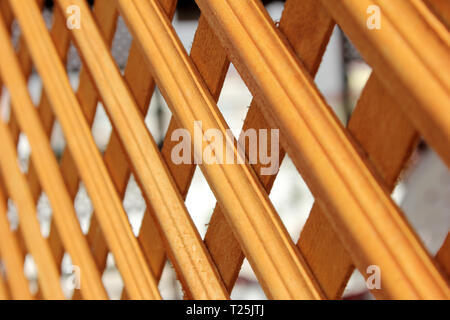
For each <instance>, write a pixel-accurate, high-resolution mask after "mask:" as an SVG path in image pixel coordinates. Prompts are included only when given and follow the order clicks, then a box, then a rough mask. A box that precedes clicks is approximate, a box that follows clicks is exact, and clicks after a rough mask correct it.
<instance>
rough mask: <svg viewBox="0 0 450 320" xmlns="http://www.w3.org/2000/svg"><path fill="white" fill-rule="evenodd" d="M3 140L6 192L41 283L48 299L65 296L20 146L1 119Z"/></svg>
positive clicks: (1, 167) (0, 138)
mask: <svg viewBox="0 0 450 320" xmlns="http://www.w3.org/2000/svg"><path fill="white" fill-rule="evenodd" d="M0 141H1V145H2V156H1V157H0V171H1V173H2V177H3V181H4V184H5V187H6V189H7V190H6V191H7V192H8V195H9V196H10V198H11V199H12V200H13V201H14V203H15V204H16V207H17V211H18V215H19V221H20V225H21V231H22V232H23V237H24V240H25V244H26V246H27V249H28V251H29V253H30V254H31V255H32V256H33V259H34V261H35V262H36V266H37V270H38V281H39V286H40V288H41V289H42V292H43V294H44V297H45V298H46V299H52V300H53V299H58V300H60V299H64V295H63V292H62V289H61V286H60V284H59V277H60V274H59V270H58V268H57V266H56V263H55V260H54V259H53V256H52V253H51V251H50V247H49V245H48V242H47V241H46V240H45V239H44V237H43V236H42V234H41V227H40V225H39V222H38V220H37V212H36V208H35V206H34V200H33V196H32V195H31V192H30V189H29V187H28V185H27V181H26V179H25V176H24V175H23V174H22V172H21V171H20V169H19V165H18V163H17V153H16V150H15V149H16V147H15V145H14V144H13V139H12V136H11V134H10V133H9V129H8V127H7V125H6V124H5V123H4V122H2V121H0Z"/></svg>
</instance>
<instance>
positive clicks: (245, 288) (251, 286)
mask: <svg viewBox="0 0 450 320" xmlns="http://www.w3.org/2000/svg"><path fill="white" fill-rule="evenodd" d="M231 299H233V300H267V297H266V295H265V293H264V291H263V290H262V288H261V285H260V284H259V282H258V279H257V278H256V275H255V272H254V271H253V269H252V267H251V266H250V264H249V262H248V260H247V259H244V263H243V264H242V268H241V270H240V272H239V276H238V278H237V280H236V283H235V285H234V288H233V290H232V292H231Z"/></svg>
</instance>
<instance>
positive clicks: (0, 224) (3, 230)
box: [0, 185, 33, 300]
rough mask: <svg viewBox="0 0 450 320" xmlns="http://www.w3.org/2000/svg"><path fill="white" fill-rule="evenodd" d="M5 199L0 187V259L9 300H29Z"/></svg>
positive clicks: (22, 262) (30, 296)
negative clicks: (6, 282) (8, 291)
mask: <svg viewBox="0 0 450 320" xmlns="http://www.w3.org/2000/svg"><path fill="white" fill-rule="evenodd" d="M7 212H8V209H7V207H6V198H5V192H4V191H3V187H2V186H1V185H0V257H1V259H2V261H3V264H4V266H5V268H6V277H7V279H8V284H9V289H10V292H11V298H13V299H17V300H31V299H33V296H32V295H31V292H30V289H29V285H28V280H27V279H26V278H25V275H24V273H23V265H24V263H25V259H24V256H23V255H22V251H21V248H20V247H19V243H18V241H17V238H16V235H15V234H14V232H13V231H12V230H11V228H10V226H9V221H8V217H7Z"/></svg>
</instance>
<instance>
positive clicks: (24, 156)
mask: <svg viewBox="0 0 450 320" xmlns="http://www.w3.org/2000/svg"><path fill="white" fill-rule="evenodd" d="M30 155H31V147H30V143H29V142H28V138H27V136H26V134H25V133H23V132H21V133H20V134H19V141H18V143H17V156H18V164H19V168H20V171H22V173H24V174H26V173H27V172H28V166H29V163H30Z"/></svg>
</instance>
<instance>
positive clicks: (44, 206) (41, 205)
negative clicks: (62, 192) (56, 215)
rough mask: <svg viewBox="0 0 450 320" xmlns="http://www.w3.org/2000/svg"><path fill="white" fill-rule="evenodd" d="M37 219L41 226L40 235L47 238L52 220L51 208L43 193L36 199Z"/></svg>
mask: <svg viewBox="0 0 450 320" xmlns="http://www.w3.org/2000/svg"><path fill="white" fill-rule="evenodd" d="M36 210H37V218H38V221H39V224H40V226H41V233H42V236H43V237H44V238H48V236H49V234H50V225H51V220H52V207H51V205H50V201H49V199H48V197H47V194H46V193H45V192H44V191H43V192H42V193H41V195H40V197H39V199H38V202H37V206H36Z"/></svg>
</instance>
